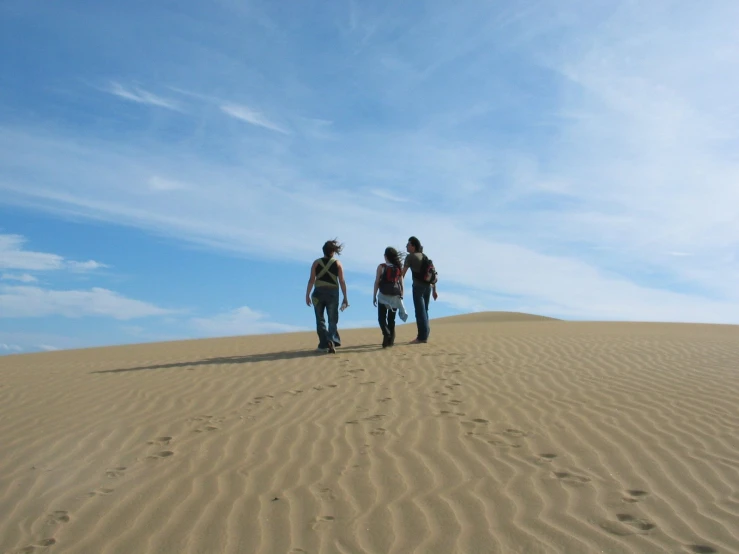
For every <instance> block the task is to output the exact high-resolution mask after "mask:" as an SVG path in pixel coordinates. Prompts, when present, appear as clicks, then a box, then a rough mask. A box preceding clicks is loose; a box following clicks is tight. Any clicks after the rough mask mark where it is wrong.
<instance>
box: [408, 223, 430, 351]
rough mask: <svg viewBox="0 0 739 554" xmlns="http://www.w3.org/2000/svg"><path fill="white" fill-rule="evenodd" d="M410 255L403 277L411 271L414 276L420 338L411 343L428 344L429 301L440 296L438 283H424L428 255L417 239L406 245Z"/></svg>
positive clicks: (414, 305)
mask: <svg viewBox="0 0 739 554" xmlns="http://www.w3.org/2000/svg"><path fill="white" fill-rule="evenodd" d="M405 248H406V250H407V251H408V255H407V256H406V257H405V263H404V264H403V277H405V274H406V273H407V272H408V270H409V269H410V270H411V275H412V276H413V285H412V290H413V308H414V310H415V312H416V326H417V327H418V336H417V337H416V338H415V339H414V340H412V341H411V344H421V343H425V342H428V340H429V333H430V332H431V326H430V325H429V301H430V300H431V296H432V295H433V297H434V300H436V299H437V298H438V297H439V295H438V294H437V292H436V283H434V284H429V283H428V282H426V281H424V279H423V275H422V274H421V272H422V269H423V265H424V263H426V262H425V260H427V259H428V258H426V255H425V254H424V253H423V246H421V241H420V240H418V239H417V238H416V237H410V238H409V239H408V244H406V247H405Z"/></svg>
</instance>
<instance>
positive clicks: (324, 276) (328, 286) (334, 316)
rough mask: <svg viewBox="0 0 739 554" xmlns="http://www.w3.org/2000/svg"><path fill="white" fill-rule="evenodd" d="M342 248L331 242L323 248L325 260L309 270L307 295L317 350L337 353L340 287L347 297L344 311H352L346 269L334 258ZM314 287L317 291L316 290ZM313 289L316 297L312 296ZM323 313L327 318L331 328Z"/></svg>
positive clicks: (342, 309)
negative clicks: (313, 318) (312, 312)
mask: <svg viewBox="0 0 739 554" xmlns="http://www.w3.org/2000/svg"><path fill="white" fill-rule="evenodd" d="M343 248H344V245H343V244H340V243H339V242H338V241H336V240H329V241H326V243H325V244H324V245H323V257H322V258H318V259H317V260H315V261H314V262H313V265H312V266H311V268H310V279H309V280H308V288H307V289H306V291H305V303H306V304H307V305H308V306H313V309H314V311H315V314H316V333H318V350H319V351H323V352H330V353H332V354H333V353H335V352H336V347H337V346H341V337H340V336H339V329H338V325H339V287H341V292H342V294H343V295H344V301H343V302H342V303H341V311H342V312H343V311H344V310H345V309H347V308H348V307H349V300H348V299H347V296H346V282H345V281H344V267H343V266H342V265H341V262H340V261H339V260H338V259H337V258H336V257H335V255H340V254H341V251H342V249H343ZM314 286H315V288H314ZM311 289H312V290H313V293H312V294H311ZM324 312H325V313H326V315H327V316H328V328H327V327H326V319H325V318H324Z"/></svg>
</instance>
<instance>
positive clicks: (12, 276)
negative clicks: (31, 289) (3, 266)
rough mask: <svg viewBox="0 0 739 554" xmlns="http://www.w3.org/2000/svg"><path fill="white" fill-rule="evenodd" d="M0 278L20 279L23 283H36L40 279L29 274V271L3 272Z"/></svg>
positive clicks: (5, 279)
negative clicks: (18, 272) (17, 272)
mask: <svg viewBox="0 0 739 554" xmlns="http://www.w3.org/2000/svg"><path fill="white" fill-rule="evenodd" d="M0 279H3V280H4V281H20V282H21V283H35V282H36V281H38V279H37V278H36V277H34V276H33V275H29V274H28V273H20V274H15V273H3V274H2V275H0Z"/></svg>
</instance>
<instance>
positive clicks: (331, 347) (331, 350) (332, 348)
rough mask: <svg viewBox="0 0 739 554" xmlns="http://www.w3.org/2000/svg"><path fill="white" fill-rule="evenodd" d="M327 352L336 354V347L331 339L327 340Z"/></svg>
mask: <svg viewBox="0 0 739 554" xmlns="http://www.w3.org/2000/svg"><path fill="white" fill-rule="evenodd" d="M328 352H329V354H336V347H335V346H334V343H333V342H331V341H328Z"/></svg>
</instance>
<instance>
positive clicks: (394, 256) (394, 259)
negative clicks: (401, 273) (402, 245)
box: [385, 246, 403, 267]
mask: <svg viewBox="0 0 739 554" xmlns="http://www.w3.org/2000/svg"><path fill="white" fill-rule="evenodd" d="M385 257H386V258H387V261H388V262H390V263H391V264H393V265H394V266H395V267H403V258H402V257H401V255H400V252H398V251H397V250H396V249H395V248H393V247H392V246H388V247H387V248H385Z"/></svg>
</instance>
